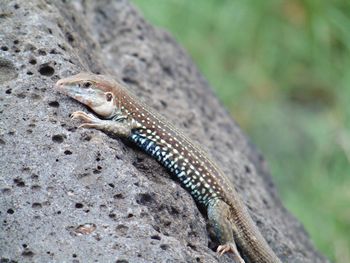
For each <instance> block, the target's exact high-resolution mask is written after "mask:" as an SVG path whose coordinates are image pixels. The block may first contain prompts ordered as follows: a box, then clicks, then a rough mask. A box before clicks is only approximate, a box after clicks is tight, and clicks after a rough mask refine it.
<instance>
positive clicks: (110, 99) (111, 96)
mask: <svg viewBox="0 0 350 263" xmlns="http://www.w3.org/2000/svg"><path fill="white" fill-rule="evenodd" d="M112 99H113V94H112V93H111V92H107V93H106V100H107V101H108V102H110V101H112Z"/></svg>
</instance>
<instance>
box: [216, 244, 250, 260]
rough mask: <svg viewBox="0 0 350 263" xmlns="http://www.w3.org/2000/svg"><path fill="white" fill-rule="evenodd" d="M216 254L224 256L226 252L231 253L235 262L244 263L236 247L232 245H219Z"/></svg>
mask: <svg viewBox="0 0 350 263" xmlns="http://www.w3.org/2000/svg"><path fill="white" fill-rule="evenodd" d="M216 252H217V253H219V255H220V256H222V255H223V254H225V253H227V252H232V253H233V256H234V258H235V262H238V263H245V261H244V259H243V258H242V257H241V256H240V254H239V252H238V250H237V247H236V245H235V244H234V243H227V244H225V245H220V246H218V248H217V249H216Z"/></svg>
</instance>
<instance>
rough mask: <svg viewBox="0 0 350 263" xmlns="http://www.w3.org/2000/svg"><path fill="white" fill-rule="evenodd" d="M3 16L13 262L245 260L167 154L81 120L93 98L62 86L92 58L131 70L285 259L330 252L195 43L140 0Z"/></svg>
mask: <svg viewBox="0 0 350 263" xmlns="http://www.w3.org/2000/svg"><path fill="white" fill-rule="evenodd" d="M0 25H1V30H0V92H1V96H0V156H1V157H0V158H1V159H0V162H1V164H0V165H1V169H0V173H1V174H0V178H1V180H0V195H1V197H0V212H1V222H0V223H1V229H0V261H1V262H63V261H65V262H69V261H71V262H119V263H120V262H232V258H230V256H229V255H225V256H223V257H221V258H218V257H217V256H216V254H215V253H214V252H213V251H212V250H211V249H210V248H208V244H209V247H211V248H213V247H215V245H217V243H215V240H211V239H210V237H208V235H207V231H206V221H205V215H203V214H201V213H200V212H199V211H198V208H197V207H196V205H195V203H194V201H193V199H192V198H191V197H190V195H189V194H188V193H187V192H186V191H185V190H184V189H183V188H181V187H180V185H179V184H177V183H175V182H173V181H172V180H171V179H170V176H169V175H168V173H167V172H166V171H165V169H163V168H162V167H161V166H160V165H159V164H158V163H157V162H156V161H155V160H153V159H151V158H149V157H148V156H146V155H145V154H143V153H142V152H141V151H139V150H137V148H135V147H134V146H133V145H129V144H125V142H124V141H122V140H119V139H117V140H115V139H113V138H110V137H108V136H107V135H105V134H104V133H102V132H99V131H92V130H80V129H76V123H72V122H71V121H70V119H69V114H70V113H71V112H73V111H75V110H79V109H80V110H86V109H84V107H83V106H81V105H79V104H78V103H76V102H74V101H73V100H71V99H69V98H66V97H64V96H62V95H59V94H57V93H56V92H55V91H54V89H53V87H52V86H53V84H54V82H55V81H56V80H58V79H59V78H61V77H65V76H67V75H72V74H74V73H77V72H80V71H83V70H87V71H92V72H94V73H107V74H110V75H113V76H116V78H119V79H120V80H122V81H124V82H126V83H127V84H128V85H129V86H130V88H131V89H132V90H133V92H134V93H135V94H136V95H137V96H138V97H139V98H140V99H141V100H143V101H146V102H147V104H148V105H150V106H151V107H152V108H153V109H154V110H156V111H158V112H159V113H161V114H162V115H164V116H165V117H166V118H167V119H168V120H169V121H170V122H172V123H174V124H175V125H176V126H177V127H179V128H181V129H182V130H184V132H185V133H186V134H187V135H188V136H189V137H190V138H191V139H193V141H194V142H195V143H198V144H200V145H201V146H202V147H203V148H205V149H206V151H207V152H208V153H209V154H210V155H211V156H212V158H213V159H214V160H215V161H216V162H217V163H218V165H219V166H220V168H221V169H222V170H223V172H224V173H225V174H227V175H228V177H229V179H230V180H231V181H232V183H234V185H235V188H236V189H237V191H238V192H239V194H240V195H241V197H242V199H243V200H244V202H245V204H246V205H247V206H248V208H249V211H250V213H251V215H252V217H253V219H254V221H255V222H257V225H258V227H259V229H260V230H261V232H262V233H263V235H264V236H265V237H266V239H267V241H268V242H269V244H270V245H271V247H272V248H274V250H275V251H276V253H277V254H278V255H279V256H280V257H281V259H282V260H283V261H284V262H326V260H325V259H324V258H323V257H322V256H321V255H320V254H319V253H318V252H317V251H315V249H314V248H313V246H312V244H311V243H310V241H309V239H308V236H307V234H306V233H305V231H304V230H303V227H302V226H301V224H300V223H299V222H298V221H297V220H295V219H294V218H293V217H292V216H291V215H290V214H289V213H288V212H287V211H286V210H285V209H284V208H283V206H282V205H281V202H280V200H279V198H278V197H277V194H276V191H275V188H274V186H273V184H272V182H271V179H270V176H269V174H268V172H267V170H266V164H265V163H264V160H263V158H262V157H261V155H260V154H259V153H257V151H256V150H255V149H254V147H253V146H252V145H251V144H250V143H249V141H248V140H247V139H246V137H245V136H244V135H243V134H242V132H241V131H240V129H239V128H238V127H237V125H236V124H235V123H234V122H233V121H232V119H231V118H230V116H229V115H228V114H227V113H226V111H225V110H224V109H223V107H222V106H221V105H220V103H219V102H218V101H217V99H216V98H215V97H214V96H213V93H212V91H211V90H210V88H209V87H208V84H207V83H206V81H205V80H204V79H203V78H202V76H201V75H200V74H199V73H198V71H197V69H196V68H195V66H194V65H193V63H192V62H191V60H190V59H189V58H188V56H187V55H186V53H185V52H184V51H183V50H182V49H181V48H180V47H179V46H178V45H177V44H176V43H175V42H174V40H173V39H172V38H171V37H170V36H169V35H168V34H167V33H165V32H162V31H160V30H156V29H154V28H153V27H152V26H150V25H149V24H148V23H146V22H145V21H144V20H143V18H142V17H141V16H140V15H139V13H138V12H137V11H135V9H134V8H133V7H131V6H130V4H129V3H128V2H127V1H108V0H103V1H92V0H91V1H49V0H46V1H44V0H33V1H9V0H4V1H1V2H0Z"/></svg>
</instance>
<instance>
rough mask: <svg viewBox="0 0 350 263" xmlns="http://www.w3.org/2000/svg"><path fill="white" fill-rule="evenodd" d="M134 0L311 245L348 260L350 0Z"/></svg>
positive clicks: (349, 197)
mask: <svg viewBox="0 0 350 263" xmlns="http://www.w3.org/2000/svg"><path fill="white" fill-rule="evenodd" d="M134 3H135V4H136V5H137V6H138V7H139V8H140V10H141V11H142V12H143V13H144V15H145V16H146V17H147V19H148V20H150V21H151V22H152V23H153V24H155V25H159V26H161V27H163V28H166V29H167V30H168V31H170V32H171V33H172V34H173V35H174V36H175V37H176V38H177V40H178V41H179V42H180V43H181V44H182V45H184V46H185V47H186V49H187V50H188V51H189V53H190V54H191V56H192V57H193V59H194V60H195V61H196V63H197V65H198V67H199V68H200V70H201V71H202V72H203V74H204V75H205V76H206V78H207V79H208V80H209V82H210V83H211V84H212V86H213V87H214V89H215V90H216V93H217V95H218V96H219V97H220V98H221V100H222V101H223V102H224V104H225V105H226V107H227V108H228V109H229V110H230V112H231V113H232V115H233V116H234V118H235V119H236V120H237V121H238V122H239V124H240V125H241V126H242V127H243V129H244V130H245V131H246V132H247V133H248V134H249V135H250V136H251V137H252V140H253V141H254V143H255V144H257V145H258V146H259V148H260V149H261V150H262V151H263V152H264V155H265V156H266V158H267V159H268V162H269V165H270V167H271V171H272V174H273V176H274V178H275V181H276V183H277V185H278V189H279V192H280V194H281V196H282V198H283V200H284V204H285V205H286V206H287V207H288V208H289V209H290V210H291V211H292V212H293V214H295V215H296V216H297V217H298V218H299V219H300V220H301V221H302V222H303V223H304V225H305V227H306V228H307V230H308V232H309V233H310V235H311V237H312V239H313V240H314V243H315V244H316V246H317V247H318V248H319V249H320V250H321V251H322V252H323V253H325V254H326V255H327V256H328V257H329V258H330V259H331V260H332V261H335V262H339V263H340V262H350V165H349V162H350V101H349V99H350V52H349V51H350V1H348V0H333V1H324V0H270V1H253V0H239V1H238V0H202V1H198V0H193V1H188V0H134Z"/></svg>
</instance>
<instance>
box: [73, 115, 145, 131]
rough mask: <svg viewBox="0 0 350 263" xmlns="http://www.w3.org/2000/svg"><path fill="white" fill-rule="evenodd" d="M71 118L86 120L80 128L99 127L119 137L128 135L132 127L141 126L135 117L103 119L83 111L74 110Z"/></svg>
mask: <svg viewBox="0 0 350 263" xmlns="http://www.w3.org/2000/svg"><path fill="white" fill-rule="evenodd" d="M71 118H72V119H79V120H82V121H84V123H82V124H81V125H80V126H79V128H88V129H97V130H100V131H104V132H107V133H110V134H113V135H115V136H117V137H128V136H130V134H131V130H132V129H134V128H138V127H139V124H138V123H136V122H135V121H134V120H133V119H125V120H123V121H115V120H102V119H99V118H97V117H96V116H94V115H92V114H88V113H85V112H83V111H76V112H73V113H72V115H71Z"/></svg>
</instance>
